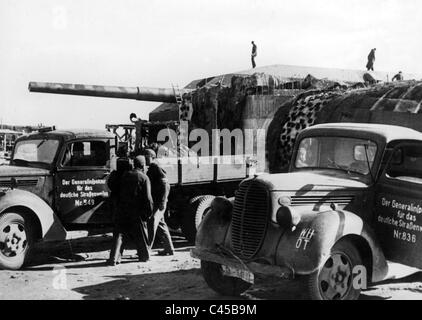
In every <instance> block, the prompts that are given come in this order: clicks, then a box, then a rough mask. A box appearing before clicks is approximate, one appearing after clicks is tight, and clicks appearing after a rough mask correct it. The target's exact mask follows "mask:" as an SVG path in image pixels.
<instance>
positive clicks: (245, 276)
mask: <svg viewBox="0 0 422 320" xmlns="http://www.w3.org/2000/svg"><path fill="white" fill-rule="evenodd" d="M221 269H222V271H223V275H225V276H228V277H235V278H240V279H242V280H243V281H246V282H249V283H254V275H253V273H252V272H249V271H247V270H244V269H238V268H233V267H228V266H224V265H222V266H221Z"/></svg>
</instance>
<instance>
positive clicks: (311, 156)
mask: <svg viewBox="0 0 422 320" xmlns="http://www.w3.org/2000/svg"><path fill="white" fill-rule="evenodd" d="M376 152H377V145H376V144H375V143H374V142H372V141H369V140H364V139H355V138H346V137H313V138H305V139H303V140H302V141H301V142H300V145H299V148H298V152H297V156H296V161H295V167H296V168H299V169H311V168H312V169H338V170H342V171H347V172H355V173H360V174H363V175H366V174H368V173H370V171H369V170H370V169H372V166H373V163H374V158H375V154H376Z"/></svg>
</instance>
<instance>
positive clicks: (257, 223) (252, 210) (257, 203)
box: [232, 180, 270, 259]
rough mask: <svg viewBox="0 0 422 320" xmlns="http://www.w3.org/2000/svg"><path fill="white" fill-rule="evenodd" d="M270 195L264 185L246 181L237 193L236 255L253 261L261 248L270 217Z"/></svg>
mask: <svg viewBox="0 0 422 320" xmlns="http://www.w3.org/2000/svg"><path fill="white" fill-rule="evenodd" d="M269 200H270V199H269V193H268V191H267V189H266V187H265V186H264V185H262V184H261V183H259V182H257V181H255V180H249V181H245V182H244V183H242V184H241V185H240V186H239V190H238V191H237V193H236V198H235V201H234V208H233V218H232V245H233V249H234V251H235V253H236V254H238V255H239V256H240V257H241V258H243V259H251V258H253V257H254V255H255V254H256V253H257V252H258V250H259V249H260V248H261V245H262V242H263V240H264V237H265V233H266V229H267V223H268V216H269V208H270V205H269Z"/></svg>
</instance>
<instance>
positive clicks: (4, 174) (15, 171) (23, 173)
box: [0, 165, 50, 180]
mask: <svg viewBox="0 0 422 320" xmlns="http://www.w3.org/2000/svg"><path fill="white" fill-rule="evenodd" d="M49 174H50V172H49V170H46V169H41V168H30V167H20V166H9V165H2V166H0V180H4V179H5V178H11V177H34V176H46V175H49Z"/></svg>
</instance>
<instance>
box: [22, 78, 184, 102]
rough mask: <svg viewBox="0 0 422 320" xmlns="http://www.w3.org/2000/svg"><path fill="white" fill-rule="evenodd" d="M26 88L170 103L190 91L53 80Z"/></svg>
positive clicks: (30, 84) (36, 90)
mask: <svg viewBox="0 0 422 320" xmlns="http://www.w3.org/2000/svg"><path fill="white" fill-rule="evenodd" d="M28 89H29V91H30V92H43V93H56V94H71V95H77V96H91V97H103V98H120V99H133V100H142V101H155V102H170V103H175V102H176V94H181V95H183V94H184V93H187V92H190V91H191V90H186V89H180V90H178V91H175V89H173V88H147V87H117V86H98V85H85V84H69V83H54V82H30V83H29V86H28Z"/></svg>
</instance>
